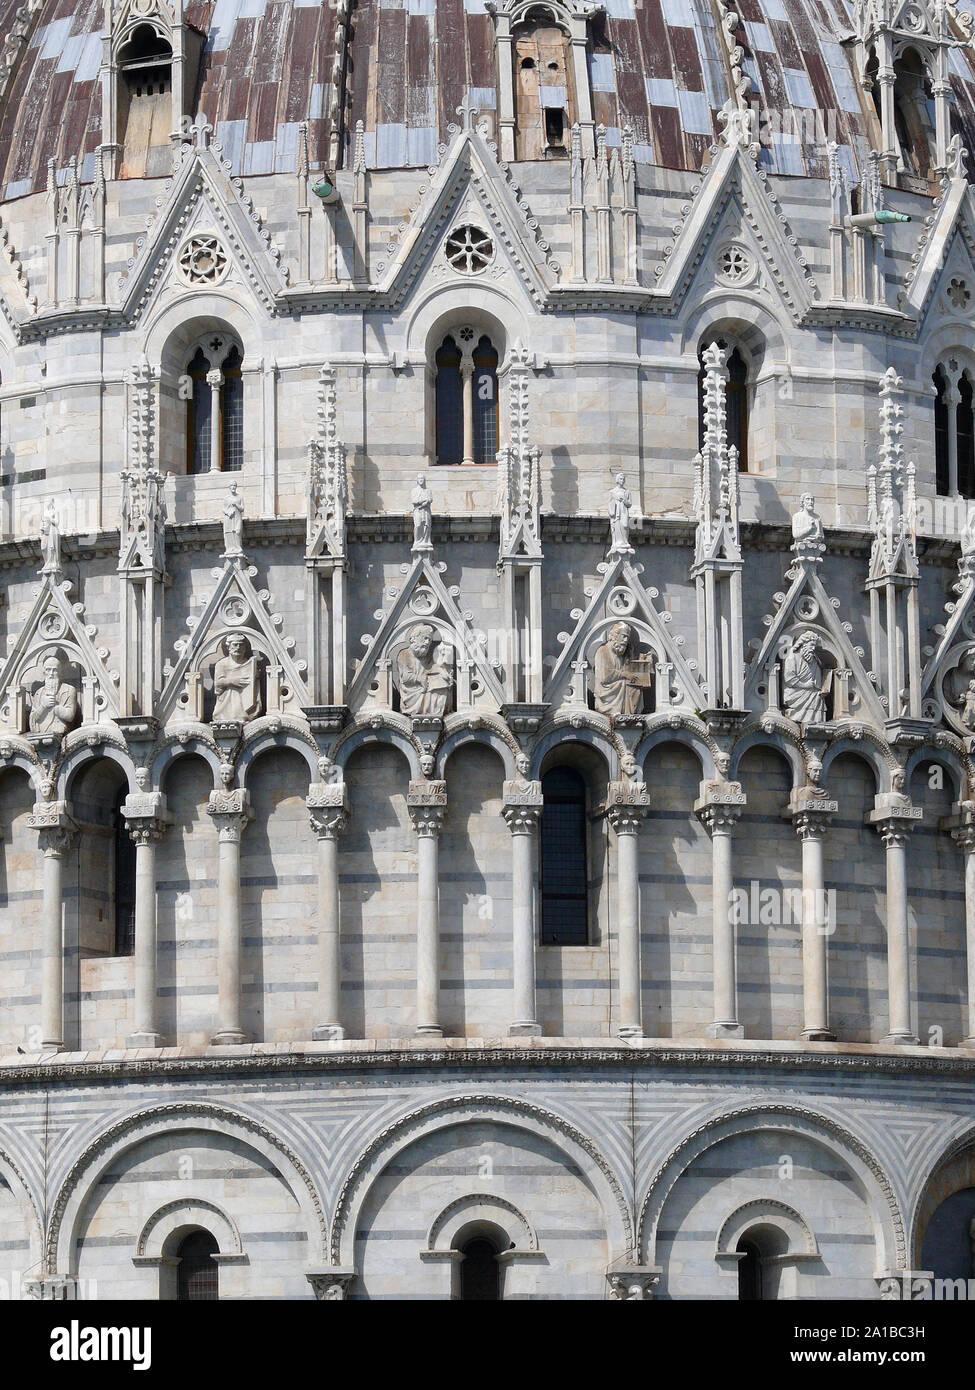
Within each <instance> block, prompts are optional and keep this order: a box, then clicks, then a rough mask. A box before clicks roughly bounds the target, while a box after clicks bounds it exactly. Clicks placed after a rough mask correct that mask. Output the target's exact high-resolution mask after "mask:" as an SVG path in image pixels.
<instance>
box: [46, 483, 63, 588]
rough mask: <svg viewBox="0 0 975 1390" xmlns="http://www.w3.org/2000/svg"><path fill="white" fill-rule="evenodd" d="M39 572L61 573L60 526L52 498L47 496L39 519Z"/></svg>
mask: <svg viewBox="0 0 975 1390" xmlns="http://www.w3.org/2000/svg"><path fill="white" fill-rule="evenodd" d="M41 559H42V561H43V565H42V567H41V574H60V573H61V528H60V526H59V524H58V509H57V507H56V506H55V503H54V498H53V497H49V498H48V499H47V502H46V503H45V506H44V516H43V517H42V519H41Z"/></svg>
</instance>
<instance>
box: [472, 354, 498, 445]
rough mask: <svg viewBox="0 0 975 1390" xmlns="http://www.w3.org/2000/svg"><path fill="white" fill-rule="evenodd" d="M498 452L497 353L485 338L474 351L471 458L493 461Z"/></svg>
mask: <svg viewBox="0 0 975 1390" xmlns="http://www.w3.org/2000/svg"><path fill="white" fill-rule="evenodd" d="M497 453H498V354H497V353H496V352H495V350H494V348H493V347H492V346H491V340H490V339H489V338H482V339H481V341H480V342H479V343H478V345H477V350H476V351H475V353H474V462H475V463H493V462H494V461H495V459H496V457H497Z"/></svg>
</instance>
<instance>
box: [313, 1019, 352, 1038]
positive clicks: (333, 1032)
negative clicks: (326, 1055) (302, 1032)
mask: <svg viewBox="0 0 975 1390" xmlns="http://www.w3.org/2000/svg"><path fill="white" fill-rule="evenodd" d="M344 1037H345V1029H344V1028H343V1027H342V1025H341V1023H321V1024H319V1026H318V1027H317V1028H313V1029H312V1030H311V1040H312V1042H341V1041H342V1039H343V1038H344Z"/></svg>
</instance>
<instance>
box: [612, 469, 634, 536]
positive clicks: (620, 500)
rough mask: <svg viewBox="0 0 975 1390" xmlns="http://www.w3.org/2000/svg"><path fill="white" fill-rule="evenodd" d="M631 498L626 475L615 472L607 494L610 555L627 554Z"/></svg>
mask: <svg viewBox="0 0 975 1390" xmlns="http://www.w3.org/2000/svg"><path fill="white" fill-rule="evenodd" d="M632 505H633V498H632V497H631V496H630V493H629V491H628V490H627V487H626V476H625V474H623V473H617V475H616V482H615V485H614V486H613V489H612V491H611V492H610V494H609V535H610V541H609V552H610V554H611V555H618V554H628V553H629V552H630V551H631V550H632V548H633V547H632V546H631V545H630V508H631V507H632Z"/></svg>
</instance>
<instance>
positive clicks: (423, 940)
mask: <svg viewBox="0 0 975 1390" xmlns="http://www.w3.org/2000/svg"><path fill="white" fill-rule="evenodd" d="M407 804H408V807H409V812H410V819H411V820H412V822H413V828H414V830H415V831H416V858H417V872H416V881H417V920H416V1031H417V1033H420V1034H424V1035H427V1036H432V1037H439V1036H440V1035H441V1034H442V1033H443V1029H442V1028H441V1026H440V880H439V866H438V860H439V848H440V831H441V829H442V828H443V822H444V816H445V815H446V814H447V783H446V782H430V781H423V780H420V781H416V782H411V783H410V792H409V797H408V801H407Z"/></svg>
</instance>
